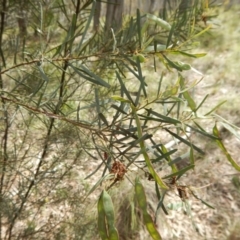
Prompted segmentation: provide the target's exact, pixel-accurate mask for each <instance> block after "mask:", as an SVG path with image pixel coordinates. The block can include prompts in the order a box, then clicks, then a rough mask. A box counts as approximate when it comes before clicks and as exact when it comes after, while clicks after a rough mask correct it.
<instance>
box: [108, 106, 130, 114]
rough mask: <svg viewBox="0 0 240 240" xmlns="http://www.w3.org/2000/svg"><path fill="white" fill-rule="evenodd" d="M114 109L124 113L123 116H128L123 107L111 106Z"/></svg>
mask: <svg viewBox="0 0 240 240" xmlns="http://www.w3.org/2000/svg"><path fill="white" fill-rule="evenodd" d="M111 107H112V108H114V109H116V110H117V111H119V112H120V113H123V114H125V115H126V114H127V113H126V112H124V111H123V109H122V108H121V107H118V106H116V105H114V104H112V105H111Z"/></svg>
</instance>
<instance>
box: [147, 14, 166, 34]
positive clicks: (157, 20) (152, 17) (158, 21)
mask: <svg viewBox="0 0 240 240" xmlns="http://www.w3.org/2000/svg"><path fill="white" fill-rule="evenodd" d="M147 18H148V19H149V20H151V21H153V22H154V23H156V24H157V25H159V26H160V27H162V28H164V29H165V30H168V31H170V30H171V25H170V24H169V23H168V22H166V21H165V20H163V19H161V18H158V17H156V16H155V15H152V14H150V13H148V14H147Z"/></svg>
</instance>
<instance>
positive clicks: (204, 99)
mask: <svg viewBox="0 0 240 240" xmlns="http://www.w3.org/2000/svg"><path fill="white" fill-rule="evenodd" d="M207 98H208V94H207V95H206V96H205V97H204V98H203V100H202V102H201V103H200V104H199V105H198V107H197V108H196V110H195V111H196V112H197V110H198V109H199V108H200V107H201V106H202V105H203V103H204V102H205V101H206V99H207Z"/></svg>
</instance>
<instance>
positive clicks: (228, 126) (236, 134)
mask: <svg viewBox="0 0 240 240" xmlns="http://www.w3.org/2000/svg"><path fill="white" fill-rule="evenodd" d="M221 124H222V125H223V126H224V127H225V128H226V129H227V130H228V131H229V132H231V133H232V134H233V135H234V136H235V137H236V138H238V140H240V134H239V133H238V132H237V131H236V129H234V128H233V127H232V126H231V125H229V124H228V123H224V122H221Z"/></svg>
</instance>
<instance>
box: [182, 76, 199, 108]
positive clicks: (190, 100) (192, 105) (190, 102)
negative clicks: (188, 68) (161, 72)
mask: <svg viewBox="0 0 240 240" xmlns="http://www.w3.org/2000/svg"><path fill="white" fill-rule="evenodd" d="M179 83H180V86H181V89H184V88H185V83H184V78H183V77H182V75H181V74H179ZM182 94H183V96H184V98H185V99H186V100H187V103H188V106H189V107H190V108H191V110H192V111H193V112H195V111H196V103H195V102H194V100H193V98H192V97H191V95H190V94H189V92H188V91H187V90H185V91H184V92H182Z"/></svg>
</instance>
